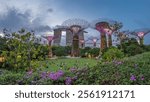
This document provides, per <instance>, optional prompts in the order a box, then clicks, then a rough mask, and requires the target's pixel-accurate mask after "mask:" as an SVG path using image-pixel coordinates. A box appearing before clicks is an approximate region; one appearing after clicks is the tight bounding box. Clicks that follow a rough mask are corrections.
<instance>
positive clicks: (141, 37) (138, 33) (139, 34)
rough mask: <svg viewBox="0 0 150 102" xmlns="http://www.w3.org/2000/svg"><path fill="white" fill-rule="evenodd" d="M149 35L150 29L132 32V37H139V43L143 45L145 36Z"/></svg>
mask: <svg viewBox="0 0 150 102" xmlns="http://www.w3.org/2000/svg"><path fill="white" fill-rule="evenodd" d="M148 33H150V29H148V28H143V29H137V30H134V31H133V32H131V34H132V35H135V36H136V37H138V39H139V43H140V44H141V45H143V44H144V36H145V35H146V34H148Z"/></svg>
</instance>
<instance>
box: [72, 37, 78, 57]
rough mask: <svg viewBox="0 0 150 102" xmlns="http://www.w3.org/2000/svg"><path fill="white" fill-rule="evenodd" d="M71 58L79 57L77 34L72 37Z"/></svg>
mask: <svg viewBox="0 0 150 102" xmlns="http://www.w3.org/2000/svg"><path fill="white" fill-rule="evenodd" d="M72 56H73V57H79V35H78V34H75V35H74V36H73V42H72Z"/></svg>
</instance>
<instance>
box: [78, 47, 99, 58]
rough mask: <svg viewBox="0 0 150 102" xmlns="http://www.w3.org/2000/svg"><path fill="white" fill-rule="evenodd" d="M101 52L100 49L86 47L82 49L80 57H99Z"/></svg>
mask: <svg viewBox="0 0 150 102" xmlns="http://www.w3.org/2000/svg"><path fill="white" fill-rule="evenodd" d="M99 52H100V49H99V48H90V47H85V48H84V49H81V51H80V56H81V57H87V55H88V54H90V55H91V56H92V57H97V56H98V55H99Z"/></svg>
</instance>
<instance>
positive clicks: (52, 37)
mask: <svg viewBox="0 0 150 102" xmlns="http://www.w3.org/2000/svg"><path fill="white" fill-rule="evenodd" d="M42 37H43V38H45V39H47V40H48V45H49V48H48V49H49V52H48V57H49V58H51V57H52V56H53V54H52V48H51V44H52V41H53V40H54V39H55V37H54V36H52V35H45V36H42Z"/></svg>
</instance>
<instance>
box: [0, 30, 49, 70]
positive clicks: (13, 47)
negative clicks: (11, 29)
mask: <svg viewBox="0 0 150 102" xmlns="http://www.w3.org/2000/svg"><path fill="white" fill-rule="evenodd" d="M34 41H35V36H34V33H31V32H25V31H24V30H21V31H19V32H15V33H12V37H11V38H9V39H7V42H6V43H5V45H6V47H7V48H6V49H3V50H2V56H4V58H5V62H4V63H3V66H2V67H3V68H7V69H10V70H22V69H23V70H24V69H30V68H33V67H34V66H32V65H31V61H32V60H33V59H36V60H42V59H44V58H45V55H46V54H47V48H46V47H44V46H42V45H35V43H34Z"/></svg>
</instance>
